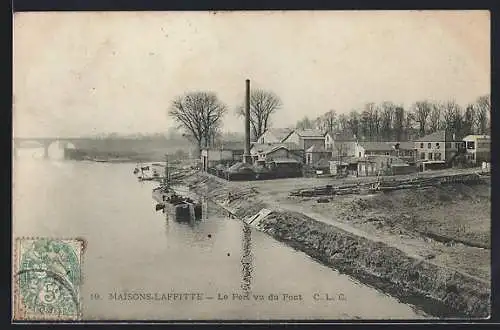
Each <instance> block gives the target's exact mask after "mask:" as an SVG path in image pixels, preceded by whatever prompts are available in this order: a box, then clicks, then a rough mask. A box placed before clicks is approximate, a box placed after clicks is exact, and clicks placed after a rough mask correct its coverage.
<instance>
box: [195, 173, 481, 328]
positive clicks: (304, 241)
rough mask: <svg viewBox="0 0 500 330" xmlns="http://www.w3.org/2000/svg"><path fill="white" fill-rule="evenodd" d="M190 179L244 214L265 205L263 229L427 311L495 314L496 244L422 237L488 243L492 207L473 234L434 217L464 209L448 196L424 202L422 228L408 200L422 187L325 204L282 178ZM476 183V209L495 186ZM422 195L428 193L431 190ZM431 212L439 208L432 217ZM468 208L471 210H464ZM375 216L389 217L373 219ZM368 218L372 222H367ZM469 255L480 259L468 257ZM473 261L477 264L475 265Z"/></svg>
mask: <svg viewBox="0 0 500 330" xmlns="http://www.w3.org/2000/svg"><path fill="white" fill-rule="evenodd" d="M186 183H187V184H188V185H189V186H190V188H191V189H193V190H194V191H195V192H196V193H198V194H203V195H205V196H207V197H208V198H210V199H211V200H212V201H213V202H215V203H217V204H219V205H221V206H223V207H224V208H226V209H228V210H230V211H231V212H232V213H233V214H234V215H236V216H237V217H239V218H241V219H243V218H246V217H250V216H253V215H255V214H257V213H258V212H259V211H260V210H261V209H263V208H268V209H270V210H272V212H271V213H270V214H269V215H268V216H266V217H264V218H263V219H261V220H260V221H259V223H258V224H257V226H258V228H259V229H260V230H262V231H264V232H266V233H267V234H269V235H271V236H272V237H274V238H275V239H277V240H280V241H283V242H286V243H287V244H288V245H290V246H292V247H293V248H295V249H297V250H300V251H303V252H305V253H306V254H308V255H309V256H311V257H313V258H315V259H316V260H318V261H320V262H322V263H324V264H326V265H328V266H331V267H332V268H335V269H337V270H339V271H340V272H343V273H346V274H348V275H351V276H353V277H354V278H356V279H358V280H360V281H361V282H363V283H365V284H368V285H372V286H374V287H377V288H379V289H380V290H382V291H384V292H386V293H388V294H390V295H393V296H395V297H397V298H399V299H400V300H402V301H404V302H408V303H411V304H414V305H418V306H419V307H421V308H422V309H424V310H425V311H426V312H429V313H431V314H433V315H436V316H443V317H477V318H483V317H488V316H489V313H490V284H489V283H490V280H489V271H488V270H489V253H490V250H489V249H488V248H477V247H473V246H466V245H464V244H462V243H458V244H456V243H454V244H448V243H444V242H440V241H439V240H435V239H432V237H429V236H432V235H427V236H426V235H422V232H430V233H432V232H433V233H435V235H438V236H439V235H440V233H441V234H442V233H444V232H446V233H447V235H448V236H446V235H444V236H446V237H454V236H453V235H454V233H456V235H462V238H464V239H465V240H466V241H467V239H469V240H471V241H474V239H476V242H479V241H480V242H482V243H484V244H485V246H486V247H487V246H489V238H488V239H486V237H487V235H485V234H484V233H483V232H486V231H487V230H486V229H485V228H486V227H488V226H485V225H484V224H483V222H485V221H484V218H485V217H486V216H489V207H488V208H487V211H484V212H482V214H481V215H480V216H479V218H480V220H478V221H476V222H477V223H476V224H474V225H473V226H472V228H473V229H474V230H473V231H472V232H473V233H472V234H465V233H462V231H461V230H458V231H457V230H454V226H452V225H446V224H448V223H449V221H446V219H445V217H443V216H442V215H441V214H439V215H438V216H437V215H436V214H438V213H439V212H438V211H439V208H440V207H441V208H444V209H445V210H446V211H451V212H454V210H458V211H456V212H457V213H460V212H459V211H460V210H459V209H457V207H458V206H457V205H463V203H454V202H455V201H453V200H452V201H449V200H448V198H446V197H443V198H441V199H439V198H438V199H437V200H438V201H439V202H429V203H427V205H424V206H425V207H426V212H427V213H428V214H429V219H428V220H427V221H422V222H421V224H420V225H418V226H416V225H415V223H416V222H418V221H417V220H418V219H417V217H416V216H415V215H414V214H412V210H413V211H414V212H416V213H417V214H419V216H420V217H424V216H425V212H421V211H422V209H418V208H416V207H415V206H413V204H412V203H411V202H409V201H405V200H404V199H405V198H407V199H411V198H415V196H413V195H412V194H415V193H416V192H414V191H412V192H401V191H397V192H391V193H384V194H381V195H380V194H377V195H375V196H356V197H353V196H338V197H336V199H335V200H332V201H331V202H330V203H326V204H319V203H317V202H316V200H315V199H314V198H311V199H309V200H307V199H306V200H302V199H297V198H291V197H289V196H288V194H287V191H286V189H283V185H287V184H288V185H290V183H288V182H287V181H286V180H284V181H282V183H280V180H274V181H273V182H271V181H268V182H258V181H257V182H227V181H224V180H221V179H219V178H216V177H213V176H211V175H207V174H205V173H199V174H197V175H194V176H191V177H190V178H187V179H186ZM280 186H281V187H280ZM273 187H275V188H273ZM462 188H463V187H462ZM476 188H477V187H476ZM476 188H472V189H473V190H474V189H476ZM442 189H448V188H442ZM450 189H451V188H450ZM477 189H479V190H480V191H481V193H482V195H481V194H477V193H474V191H469V195H468V196H469V197H471V196H472V195H474V194H475V195H474V196H475V197H474V198H469V199H470V200H469V202H470V201H472V202H471V203H476V204H477V205H476V208H477V210H483V209H484V208H485V205H487V204H488V203H489V191H488V192H487V191H486V189H484V187H479V188H477ZM477 189H476V190H477ZM481 189H483V190H481ZM394 193H395V194H394ZM420 193H422V192H417V194H420ZM423 193H425V194H428V193H429V191H427V192H423ZM435 193H436V192H435ZM437 193H439V192H437ZM441 193H444V192H441ZM449 194H450V196H458V197H459V198H458V199H459V202H463V201H462V200H461V199H464V198H463V196H464V195H463V194H462V195H460V194H458V195H457V194H456V192H453V191H450V192H449ZM460 196H462V197H460ZM478 196H479V197H478ZM339 197H341V198H339ZM476 197H477V198H476ZM337 198H338V200H337ZM377 198H378V199H377ZM398 198H399V199H400V200H399V203H400V204H401V205H402V206H399V204H397V205H390V204H388V202H387V200H389V201H392V200H395V201H396V203H398ZM370 199H371V200H372V204H370V205H371V208H368V207H366V205H365V204H363V203H368V202H366V201H369V200H370ZM465 199H467V198H465ZM360 201H361V202H360ZM432 201H434V199H432ZM455 204H456V205H455ZM359 205H365V206H364V207H360V206H359ZM405 205H406V206H405ZM395 206H397V207H395ZM433 212H434V213H436V214H434V216H433V215H432V214H433ZM462 213H465V214H467V212H465V210H462ZM468 214H470V211H469V213H468ZM377 217H379V218H381V219H385V220H383V221H375V220H373V219H376V218H377ZM384 217H385V218H384ZM368 218H369V219H372V220H371V221H366V220H367V219H368ZM463 218H464V219H463V221H462V220H460V221H462V222H466V221H465V220H466V218H467V217H466V216H464V217H463ZM387 219H401V221H399V222H398V221H394V220H393V221H392V222H391V221H389V220H387ZM409 219H410V220H409ZM416 219H417V220H416ZM436 219H437V220H436ZM487 220H488V221H489V219H487ZM460 221H459V222H460ZM455 227H457V226H455ZM457 228H461V227H460V226H458V227H457ZM456 235H455V236H456ZM466 236H467V237H466ZM488 237H489V236H488ZM453 242H455V241H453ZM480 244H481V243H480ZM471 256H475V258H474V259H472V260H468V259H469V258H470V257H471ZM464 259H465V261H464ZM457 261H458V262H457ZM486 261H487V262H486ZM473 262H474V263H475V264H476V266H475V267H472V266H471V265H470V264H472V263H473ZM478 262H479V265H478ZM473 270H476V271H473Z"/></svg>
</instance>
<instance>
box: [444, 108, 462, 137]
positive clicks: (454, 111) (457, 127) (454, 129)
mask: <svg viewBox="0 0 500 330" xmlns="http://www.w3.org/2000/svg"><path fill="white" fill-rule="evenodd" d="M443 117H444V124H445V127H446V130H447V131H448V132H450V133H453V134H455V138H460V137H461V134H462V126H463V117H462V111H461V108H460V106H459V105H458V104H457V103H456V102H455V101H448V102H446V103H445V104H444V113H443Z"/></svg>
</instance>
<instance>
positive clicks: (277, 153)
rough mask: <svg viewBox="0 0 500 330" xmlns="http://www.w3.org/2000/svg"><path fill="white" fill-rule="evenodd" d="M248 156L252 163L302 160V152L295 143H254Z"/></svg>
mask: <svg viewBox="0 0 500 330" xmlns="http://www.w3.org/2000/svg"><path fill="white" fill-rule="evenodd" d="M250 154H251V155H252V158H253V160H254V162H269V161H271V160H273V159H275V158H294V159H296V160H299V161H300V160H302V150H301V149H300V147H299V146H298V145H297V144H295V143H254V144H253V146H252V148H251V149H250Z"/></svg>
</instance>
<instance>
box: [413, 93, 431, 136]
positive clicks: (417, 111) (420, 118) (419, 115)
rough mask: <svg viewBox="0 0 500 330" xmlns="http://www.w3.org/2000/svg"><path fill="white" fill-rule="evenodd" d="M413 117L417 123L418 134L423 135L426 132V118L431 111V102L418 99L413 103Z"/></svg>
mask: <svg viewBox="0 0 500 330" xmlns="http://www.w3.org/2000/svg"><path fill="white" fill-rule="evenodd" d="M413 109H414V118H415V121H416V122H417V123H418V125H419V134H420V136H424V135H425V133H426V130H425V128H426V124H427V118H428V117H429V114H430V112H431V104H430V103H429V102H428V101H418V102H415V104H414V105H413Z"/></svg>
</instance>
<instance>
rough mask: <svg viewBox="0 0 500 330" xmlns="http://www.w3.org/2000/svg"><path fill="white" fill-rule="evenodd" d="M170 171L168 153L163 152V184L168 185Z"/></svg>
mask: <svg viewBox="0 0 500 330" xmlns="http://www.w3.org/2000/svg"><path fill="white" fill-rule="evenodd" d="M169 176H170V173H169V172H168V154H165V177H164V178H163V180H164V184H165V185H168V183H169V181H170V180H169V179H170V178H169Z"/></svg>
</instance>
